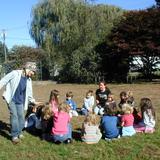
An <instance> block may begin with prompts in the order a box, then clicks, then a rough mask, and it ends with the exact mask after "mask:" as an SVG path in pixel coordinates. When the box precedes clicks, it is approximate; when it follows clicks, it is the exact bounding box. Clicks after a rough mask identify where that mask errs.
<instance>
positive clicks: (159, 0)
mask: <svg viewBox="0 0 160 160" xmlns="http://www.w3.org/2000/svg"><path fill="white" fill-rule="evenodd" d="M155 1H156V6H157V7H158V8H160V0H155Z"/></svg>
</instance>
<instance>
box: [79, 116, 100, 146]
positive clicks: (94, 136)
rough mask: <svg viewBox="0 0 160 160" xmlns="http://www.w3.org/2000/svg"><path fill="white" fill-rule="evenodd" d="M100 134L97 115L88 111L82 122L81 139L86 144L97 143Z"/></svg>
mask: <svg viewBox="0 0 160 160" xmlns="http://www.w3.org/2000/svg"><path fill="white" fill-rule="evenodd" d="M101 137H102V134H101V132H100V129H99V121H98V117H97V115H95V114H93V113H89V114H88V115H87V116H86V117H85V120H84V122H83V124H82V137H81V138H82V141H83V142H85V143H87V144H94V143H98V142H99V140H100V139H101Z"/></svg>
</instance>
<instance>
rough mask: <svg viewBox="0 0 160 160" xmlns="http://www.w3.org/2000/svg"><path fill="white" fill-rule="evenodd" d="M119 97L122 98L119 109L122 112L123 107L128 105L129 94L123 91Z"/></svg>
mask: <svg viewBox="0 0 160 160" xmlns="http://www.w3.org/2000/svg"><path fill="white" fill-rule="evenodd" d="M119 96H120V102H119V104H118V107H119V109H120V110H121V109H122V105H123V104H125V103H127V100H128V94H127V92H125V91H122V92H121V93H120V95H119Z"/></svg>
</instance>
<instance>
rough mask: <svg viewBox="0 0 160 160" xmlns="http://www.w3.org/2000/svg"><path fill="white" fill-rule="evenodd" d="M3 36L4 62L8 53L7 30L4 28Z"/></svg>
mask: <svg viewBox="0 0 160 160" xmlns="http://www.w3.org/2000/svg"><path fill="white" fill-rule="evenodd" d="M2 38H3V49H4V62H6V61H7V53H6V44H5V40H6V30H5V29H2Z"/></svg>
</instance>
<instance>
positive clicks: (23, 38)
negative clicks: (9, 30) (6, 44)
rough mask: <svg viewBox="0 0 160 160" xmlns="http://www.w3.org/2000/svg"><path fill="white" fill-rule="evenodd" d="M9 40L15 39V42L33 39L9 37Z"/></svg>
mask: <svg viewBox="0 0 160 160" xmlns="http://www.w3.org/2000/svg"><path fill="white" fill-rule="evenodd" d="M7 39H13V40H15V39H16V40H27V41H28V40H31V39H29V38H22V37H7Z"/></svg>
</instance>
